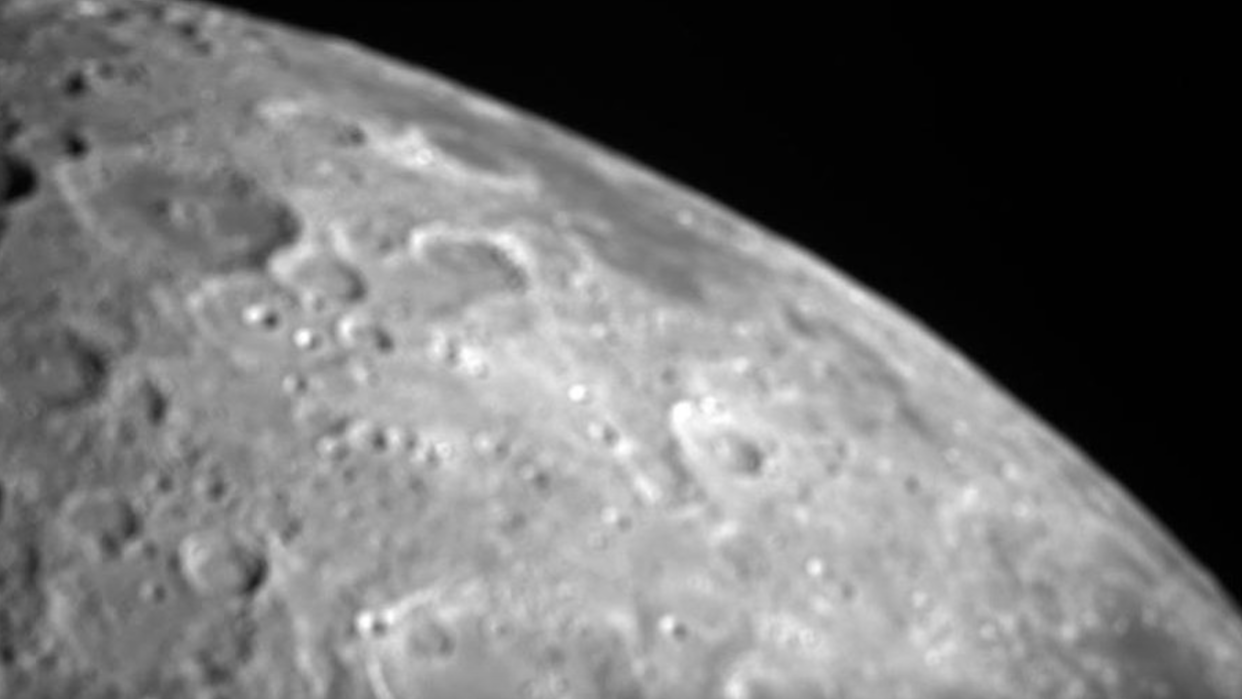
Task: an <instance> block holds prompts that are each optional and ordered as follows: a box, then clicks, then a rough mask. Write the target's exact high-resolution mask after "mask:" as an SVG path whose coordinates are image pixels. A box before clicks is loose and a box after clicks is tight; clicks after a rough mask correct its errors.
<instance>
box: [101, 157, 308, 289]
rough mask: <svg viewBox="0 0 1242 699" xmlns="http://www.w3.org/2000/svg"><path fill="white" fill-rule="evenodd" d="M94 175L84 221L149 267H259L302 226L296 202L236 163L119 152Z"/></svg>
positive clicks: (219, 269) (215, 270)
mask: <svg viewBox="0 0 1242 699" xmlns="http://www.w3.org/2000/svg"><path fill="white" fill-rule="evenodd" d="M91 178H92V179H93V180H95V181H93V182H90V183H80V184H83V185H84V186H83V187H82V188H83V189H85V190H87V191H89V192H90V194H89V195H88V197H87V201H86V203H85V204H80V205H81V206H85V207H86V209H87V210H86V211H82V212H80V215H82V216H83V218H84V219H85V220H84V226H85V227H86V229H87V230H101V231H102V235H103V236H104V237H105V244H106V245H107V246H108V247H110V248H111V249H112V251H113V252H115V253H116V254H118V255H122V256H126V257H128V258H131V259H133V260H135V262H141V263H145V264H146V265H149V266H155V267H157V268H158V267H178V268H185V269H198V270H200V271H202V272H205V273H223V272H229V271H236V270H247V269H249V270H260V269H264V268H265V267H266V265H267V262H268V260H269V259H270V258H271V257H272V255H273V254H274V253H275V252H276V251H278V250H280V249H282V248H285V247H287V246H289V245H292V244H293V243H294V242H295V241H296V240H297V239H298V238H299V237H300V235H301V232H302V223H301V220H300V218H299V216H298V215H297V214H296V213H295V212H294V210H293V209H292V208H291V207H290V206H288V205H287V204H285V203H284V202H283V200H281V199H280V198H278V197H276V196H274V195H272V194H271V193H269V192H267V191H266V190H265V189H264V188H263V187H262V186H260V185H259V183H258V182H257V181H255V180H254V179H252V178H251V177H249V176H248V175H246V174H244V173H242V172H240V171H238V170H236V169H233V168H230V167H226V166H209V165H206V164H182V163H174V162H172V161H160V160H157V159H143V158H119V157H117V156H113V157H111V158H108V159H106V162H105V163H103V164H102V165H100V167H99V168H98V169H97V170H95V171H94V172H92V173H91Z"/></svg>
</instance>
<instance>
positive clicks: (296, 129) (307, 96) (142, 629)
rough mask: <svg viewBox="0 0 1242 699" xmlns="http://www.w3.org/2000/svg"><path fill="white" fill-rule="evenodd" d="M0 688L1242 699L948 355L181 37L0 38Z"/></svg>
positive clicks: (184, 26)
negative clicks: (1237, 698)
mask: <svg viewBox="0 0 1242 699" xmlns="http://www.w3.org/2000/svg"><path fill="white" fill-rule="evenodd" d="M0 696H2V697H4V698H5V699H34V698H58V697H82V698H85V699H123V698H128V697H134V698H142V697H159V698H161V699H163V698H169V699H180V698H183V697H184V698H186V699H226V698H227V699H286V698H287V699H302V698H305V699H348V698H353V697H357V698H359V699H414V698H417V699H515V698H519V697H523V698H526V699H682V698H699V697H702V698H706V699H778V698H791V699H792V698H797V699H868V698H876V697H884V698H891V699H901V698H909V699H916V698H917V699H927V698H930V699H951V698H952V699H1022V698H1028V697H1029V698H1032V699H1035V698H1059V699H1072V698H1081V699H1094V698H1097V697H1100V698H1104V697H1115V698H1117V699H1134V698H1153V699H1154V698H1157V697H1167V698H1170V699H1176V698H1192V699H1193V698H1202V699H1228V698H1229V697H1238V696H1242V625H1240V624H1239V620H1238V616H1237V611H1236V609H1235V607H1234V603H1233V602H1232V601H1231V600H1229V599H1228V597H1227V596H1226V595H1225V594H1224V592H1223V591H1222V590H1221V589H1220V585H1219V583H1218V582H1217V581H1216V580H1215V579H1214V578H1213V577H1212V576H1211V574H1210V573H1208V572H1207V571H1205V570H1203V569H1202V567H1201V566H1200V565H1199V564H1198V563H1196V562H1195V561H1193V560H1192V559H1191V558H1190V556H1188V555H1187V554H1186V553H1185V552H1184V551H1183V550H1182V548H1181V547H1180V546H1179V545H1178V544H1177V543H1176V542H1175V541H1174V540H1173V538H1172V537H1171V536H1169V534H1168V533H1167V532H1166V531H1165V530H1164V529H1163V527H1161V526H1160V525H1158V524H1157V523H1155V522H1154V521H1153V519H1152V517H1151V516H1150V515H1149V514H1147V513H1146V511H1145V510H1143V509H1142V508H1141V507H1140V506H1138V505H1137V504H1136V503H1135V502H1134V501H1133V499H1132V498H1131V497H1130V496H1129V495H1128V494H1126V493H1125V492H1123V491H1122V489H1121V488H1120V487H1118V486H1117V485H1116V484H1115V483H1114V482H1113V481H1112V480H1111V479H1110V478H1109V477H1107V476H1106V475H1104V474H1103V473H1102V472H1101V471H1100V470H1099V469H1098V468H1097V467H1096V466H1095V465H1094V464H1092V463H1090V461H1089V460H1088V459H1087V458H1085V457H1084V456H1083V454H1081V453H1080V452H1079V451H1077V450H1076V449H1075V448H1074V447H1073V446H1072V445H1070V444H1068V443H1067V442H1066V440H1065V439H1064V438H1062V437H1061V436H1059V435H1058V434H1057V433H1056V432H1055V431H1053V430H1052V429H1051V428H1050V427H1049V426H1047V425H1046V424H1044V423H1043V422H1042V421H1041V420H1039V419H1038V418H1037V417H1035V416H1034V415H1032V414H1031V411H1030V410H1029V409H1027V408H1025V407H1024V406H1022V405H1021V404H1020V403H1018V402H1017V401H1016V400H1014V399H1013V398H1012V397H1010V396H1009V395H1008V394H1007V393H1005V392H1004V391H1003V390H1002V389H1000V388H999V387H997V386H996V385H995V383H994V382H993V381H992V380H991V379H989V378H988V377H986V376H985V375H984V374H983V373H982V372H981V371H979V370H978V369H977V368H975V367H974V365H972V364H971V363H970V362H969V361H967V360H966V359H964V358H963V357H962V356H961V355H960V354H959V353H957V352H956V351H955V350H953V349H952V348H950V347H948V346H947V345H946V343H944V342H943V341H942V340H940V339H938V338H936V337H935V336H934V335H933V334H932V333H931V332H930V331H929V330H927V329H926V328H924V327H922V326H921V325H920V324H918V323H917V322H916V321H914V320H913V319H911V318H910V317H908V316H907V315H905V314H903V313H902V312H901V311H899V310H898V309H896V308H894V307H892V305H891V304H888V303H887V302H885V301H883V300H882V299H880V298H878V297H877V296H876V295H874V294H872V293H870V292H869V291H867V290H866V289H863V288H860V286H859V285H858V284H857V283H856V282H854V281H853V280H850V279H849V278H847V277H846V276H844V275H843V274H841V273H840V272H838V271H837V270H835V269H834V268H833V267H831V266H830V265H829V264H827V263H826V262H824V261H822V260H819V259H816V258H815V257H814V256H812V255H811V254H809V253H807V252H806V251H804V250H802V249H800V248H798V247H797V246H795V245H793V244H791V243H789V242H786V241H784V240H782V239H781V238H779V237H777V236H776V235H774V234H773V233H770V232H768V231H765V230H763V229H761V228H760V227H759V226H757V225H755V224H753V223H751V222H749V221H747V220H745V219H744V218H742V217H741V216H739V215H737V214H736V213H734V212H731V211H729V210H728V209H726V208H724V207H722V206H720V205H718V204H716V203H713V202H711V201H708V200H707V199H706V198H704V197H703V196H701V195H697V194H695V193H694V192H692V191H689V190H687V189H686V188H684V187H681V186H679V185H677V184H674V183H672V182H670V181H668V180H667V179H665V178H662V177H661V176H659V175H657V174H655V173H653V172H652V171H650V170H648V169H645V168H643V167H641V166H639V165H637V164H635V163H633V162H630V161H628V160H626V159H624V158H622V157H621V156H618V155H616V154H613V153H610V152H607V151H606V150H605V149H603V148H601V147H599V146H597V145H594V144H591V143H589V142H587V141H585V140H583V139H581V138H579V137H576V136H574V135H571V134H569V133H567V132H566V131H564V130H563V129H560V128H557V127H556V126H554V125H552V124H550V123H548V122H546V121H543V120H540V119H539V118H537V117H535V116H532V115H529V114H525V113H522V112H520V111H518V110H517V109H515V108H512V107H509V106H506V105H503V104H500V103H498V102H496V101H493V100H491V99H488V98H486V97H483V96H481V95H478V94H476V93H474V92H472V91H471V90H469V89H467V88H465V87H463V86H461V85H457V84H454V83H453V82H451V81H449V80H448V79H445V78H441V77H438V76H436V75H433V74H430V73H428V72H426V71H423V70H420V69H417V68H413V67H409V66H404V65H401V64H399V63H398V62H396V61H395V60H393V59H390V58H385V57H383V56H380V55H378V54H376V53H373V52H371V51H368V50H366V49H363V48H361V47H359V46H357V45H355V44H352V43H349V42H347V41H344V40H340V39H332V38H327V37H323V36H318V35H315V34H312V33H310V32H305V31H300V30H296V29H293V28H289V27H284V26H279V25H276V24H273V23H268V22H264V21H262V20H259V19H256V18H253V17H247V16H244V15H241V14H238V13H231V12H225V11H222V10H219V9H216V8H212V7H209V6H206V5H193V4H182V3H174V2H139V1H134V2H123V1H121V0H106V1H83V2H69V1H67V0H66V1H63V2H59V1H56V0H9V1H8V2H0Z"/></svg>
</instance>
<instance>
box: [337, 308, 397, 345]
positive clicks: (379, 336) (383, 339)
mask: <svg viewBox="0 0 1242 699" xmlns="http://www.w3.org/2000/svg"><path fill="white" fill-rule="evenodd" d="M337 336H338V338H339V339H340V342H341V345H342V346H343V347H345V348H347V349H350V350H354V351H362V352H373V353H376V354H389V353H391V352H392V351H393V350H394V349H395V348H396V340H394V339H393V336H392V333H390V332H389V331H388V329H387V328H385V327H384V326H383V325H381V324H379V323H378V322H376V321H374V320H372V319H370V318H366V317H364V316H361V315H347V316H344V317H343V318H341V319H340V321H339V322H338V323H337Z"/></svg>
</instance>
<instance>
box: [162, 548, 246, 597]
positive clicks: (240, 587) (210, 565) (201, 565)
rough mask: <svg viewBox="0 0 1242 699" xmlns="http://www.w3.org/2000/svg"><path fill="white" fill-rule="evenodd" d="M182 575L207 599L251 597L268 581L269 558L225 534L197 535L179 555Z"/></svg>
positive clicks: (180, 550)
mask: <svg viewBox="0 0 1242 699" xmlns="http://www.w3.org/2000/svg"><path fill="white" fill-rule="evenodd" d="M178 560H179V561H180V564H181V571H182V574H183V575H184V576H185V579H186V581H187V582H188V583H189V584H190V586H191V588H192V589H194V590H195V591H196V592H197V593H198V594H200V595H202V596H204V597H221V596H225V597H231V596H242V597H249V596H252V595H254V594H256V593H257V592H258V590H259V588H260V587H262V586H263V583H264V582H265V581H266V579H267V569H268V565H267V557H266V556H265V555H264V553H263V552H262V551H261V550H260V549H259V548H258V547H257V546H254V545H252V544H250V543H248V542H246V541H243V540H242V539H240V538H238V537H237V536H235V535H232V534H229V533H226V532H198V533H195V534H191V535H190V536H188V537H186V539H185V540H184V541H182V543H181V547H180V549H179V551H178Z"/></svg>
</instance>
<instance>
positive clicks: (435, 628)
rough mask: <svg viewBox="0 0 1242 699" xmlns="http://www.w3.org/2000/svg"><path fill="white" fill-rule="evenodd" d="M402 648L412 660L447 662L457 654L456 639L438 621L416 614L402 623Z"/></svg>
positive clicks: (425, 615)
mask: <svg viewBox="0 0 1242 699" xmlns="http://www.w3.org/2000/svg"><path fill="white" fill-rule="evenodd" d="M403 627H404V628H403V629H402V647H403V648H404V650H405V651H406V653H408V654H409V657H410V658H411V659H414V660H422V661H439V662H443V661H446V660H449V659H450V658H452V657H453V656H454V655H455V654H456V653H457V638H456V637H455V635H454V634H453V632H452V631H451V630H449V628H448V627H447V626H446V625H445V624H444V623H443V622H441V621H440V620H439V619H436V618H435V617H434V616H432V615H430V614H425V613H424V614H417V615H415V616H413V617H410V618H409V619H408V620H406V621H404V622H403Z"/></svg>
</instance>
